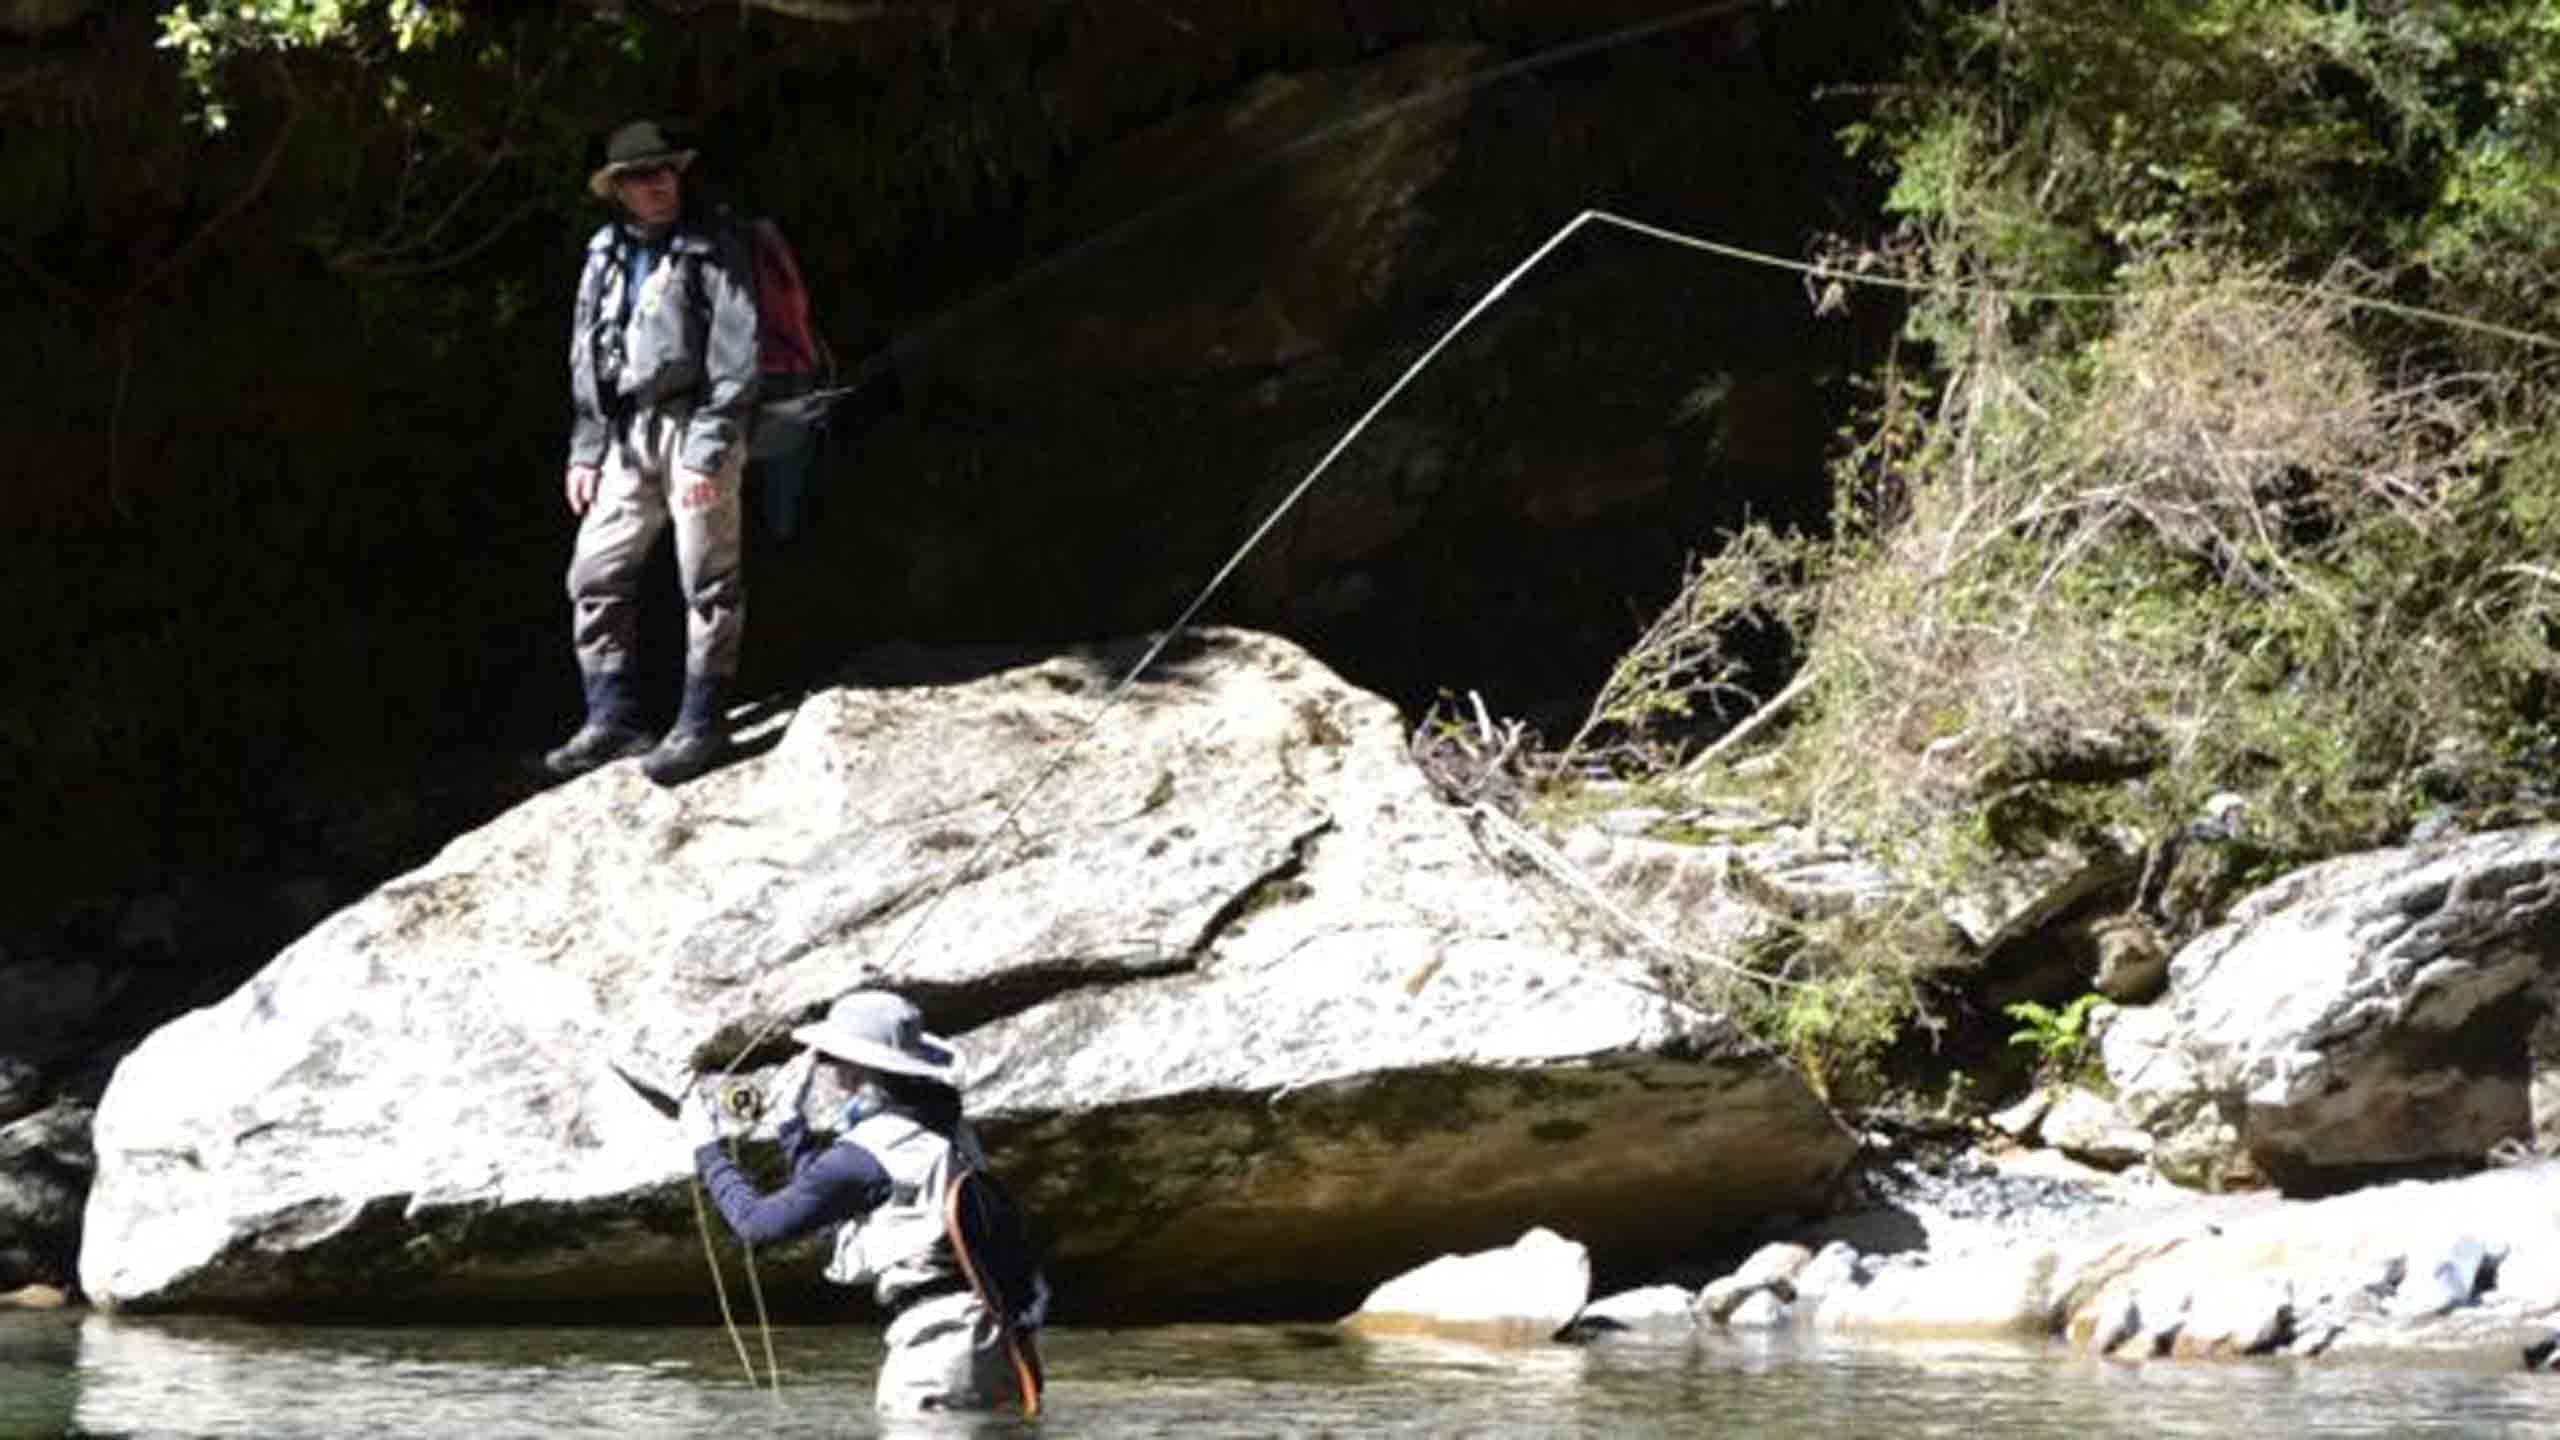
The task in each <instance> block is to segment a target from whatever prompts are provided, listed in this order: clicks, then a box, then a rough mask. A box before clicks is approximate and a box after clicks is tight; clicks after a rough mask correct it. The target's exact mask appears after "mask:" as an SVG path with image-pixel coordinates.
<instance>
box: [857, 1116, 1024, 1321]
mask: <svg viewBox="0 0 2560 1440" xmlns="http://www.w3.org/2000/svg"><path fill="white" fill-rule="evenodd" d="M837 1143H838V1144H846V1143H850V1144H854V1145H859V1146H861V1147H862V1148H863V1149H865V1150H867V1151H869V1152H871V1157H872V1158H873V1159H874V1160H877V1161H879V1162H880V1168H881V1169H882V1170H885V1171H887V1172H888V1175H889V1198H888V1199H886V1200H883V1201H881V1202H880V1203H879V1204H878V1205H877V1206H874V1207H873V1208H872V1209H871V1211H870V1212H869V1213H868V1214H865V1215H861V1216H857V1217H856V1218H854V1219H851V1220H847V1221H846V1222H844V1223H843V1224H842V1225H839V1226H837V1227H836V1245H835V1254H834V1257H833V1258H832V1259H830V1260H829V1261H828V1263H827V1270H826V1276H827V1278H828V1279H829V1280H832V1281H834V1282H835V1283H836V1284H838V1285H864V1284H868V1285H870V1286H871V1287H872V1288H871V1293H872V1296H873V1298H874V1299H877V1300H878V1301H879V1302H880V1305H881V1308H883V1309H886V1310H895V1309H897V1308H898V1305H899V1303H900V1302H901V1301H903V1300H904V1299H906V1297H907V1296H908V1295H909V1294H911V1293H913V1292H916V1291H919V1290H923V1289H926V1288H933V1289H948V1288H950V1287H951V1286H952V1285H953V1284H955V1283H957V1284H963V1285H965V1284H966V1283H967V1281H966V1278H965V1277H964V1276H963V1275H962V1273H961V1270H960V1262H959V1260H958V1258H957V1257H956V1256H954V1255H953V1254H952V1253H951V1241H950V1239H949V1237H948V1235H947V1234H946V1233H945V1230H944V1228H943V1205H944V1201H945V1199H946V1197H947V1196H948V1195H949V1193H950V1189H951V1182H952V1179H953V1178H954V1177H955V1176H957V1175H958V1174H959V1173H960V1172H961V1171H962V1170H966V1169H974V1168H981V1167H983V1166H984V1165H985V1164H986V1153H985V1152H984V1151H983V1150H981V1149H979V1148H978V1136H977V1132H975V1131H973V1130H971V1129H970V1128H969V1126H968V1123H967V1122H966V1121H963V1122H962V1123H961V1124H960V1126H959V1128H958V1129H957V1130H956V1131H954V1132H953V1136H952V1138H951V1139H945V1138H943V1137H942V1136H940V1135H937V1134H935V1133H934V1132H933V1131H931V1130H928V1129H926V1128H925V1127H923V1126H922V1125H919V1124H917V1123H916V1122H915V1121H913V1120H911V1119H909V1118H908V1117H906V1116H904V1115H900V1114H896V1113H894V1112H884V1113H882V1114H878V1115H869V1116H865V1117H863V1119H862V1120H861V1122H860V1123H858V1124H856V1125H855V1126H854V1127H853V1129H851V1130H850V1131H848V1132H846V1133H845V1135H844V1136H843V1137H842V1138H841V1139H840V1140H838V1141H837Z"/></svg>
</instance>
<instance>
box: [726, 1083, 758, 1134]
mask: <svg viewBox="0 0 2560 1440" xmlns="http://www.w3.org/2000/svg"><path fill="white" fill-rule="evenodd" d="M719 1103H720V1109H721V1111H722V1113H724V1114H726V1115H727V1116H728V1117H729V1118H730V1119H732V1120H736V1121H738V1122H739V1123H740V1124H744V1125H752V1124H754V1123H755V1122H756V1121H757V1120H758V1119H760V1118H762V1117H763V1115H764V1092H763V1091H762V1090H759V1089H757V1088H756V1086H755V1083H754V1082H753V1081H750V1080H729V1081H726V1082H723V1083H722V1085H721V1086H720V1092H719Z"/></svg>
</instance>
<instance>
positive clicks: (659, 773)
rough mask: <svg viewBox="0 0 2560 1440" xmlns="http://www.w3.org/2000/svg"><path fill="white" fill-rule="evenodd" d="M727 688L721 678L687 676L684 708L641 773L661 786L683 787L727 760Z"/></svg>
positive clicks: (678, 712)
mask: <svg viewBox="0 0 2560 1440" xmlns="http://www.w3.org/2000/svg"><path fill="white" fill-rule="evenodd" d="M727 688H728V682H727V679H726V678H725V677H722V676H717V675H687V676H686V677H684V705H683V707H682V708H681V709H679V710H678V711H677V712H676V724H675V728H674V729H672V730H669V731H668V732H667V738H665V739H664V740H661V741H659V742H658V748H657V749H655V750H652V751H650V752H649V754H648V755H647V757H646V758H644V759H642V760H641V762H640V771H641V773H642V774H644V775H647V776H648V777H649V778H650V779H652V780H655V781H657V782H658V783H659V784H661V785H681V784H683V783H684V782H686V781H687V780H690V779H692V778H693V777H694V776H696V775H699V774H701V773H702V772H703V771H705V770H708V769H710V768H711V767H712V766H714V765H717V764H719V763H720V762H721V761H722V760H723V759H725V758H726V757H727V756H728V753H729V732H728V722H727V720H726V718H725V717H724V716H722V714H721V713H720V710H721V706H720V701H721V697H722V693H723V692H724V691H725V690H727Z"/></svg>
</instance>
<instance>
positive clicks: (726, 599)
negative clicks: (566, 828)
mask: <svg viewBox="0 0 2560 1440" xmlns="http://www.w3.org/2000/svg"><path fill="white" fill-rule="evenodd" d="M693 157H694V152H693V151H691V150H679V149H676V148H675V147H674V146H672V145H669V144H668V143H667V139H666V137H665V136H664V135H662V134H661V133H659V130H658V127H657V126H656V125H655V124H654V123H652V122H650V121H647V120H634V121H632V122H631V123H630V124H628V125H625V126H623V127H622V128H621V129H619V130H616V131H614V132H613V135H612V137H611V139H609V140H608V141H607V142H606V145H605V163H604V166H603V168H601V169H599V170H597V171H596V172H595V174H594V175H592V176H590V177H589V178H588V181H587V188H588V189H590V190H592V191H594V192H595V194H596V197H597V198H598V199H601V200H604V201H605V202H607V203H608V204H610V205H612V206H613V207H614V210H615V212H616V214H615V217H614V218H613V219H612V220H610V221H608V222H607V223H606V224H605V225H604V226H603V227H602V228H600V229H598V230H597V231H596V233H595V238H593V239H591V240H589V241H588V242H587V258H586V268H585V269H584V270H583V271H582V272H581V273H580V275H579V278H578V303H577V311H576V320H575V322H574V323H573V325H572V327H571V329H570V334H569V398H570V404H571V407H572V410H573V412H574V415H575V419H574V421H573V423H572V425H571V427H570V431H569V468H568V475H567V479H566V481H565V489H566V493H567V497H568V501H569V509H570V511H571V513H573V514H576V515H579V516H582V517H584V518H583V519H582V520H581V522H580V524H579V526H578V539H577V547H576V550H575V553H574V554H573V555H572V556H571V559H570V562H569V604H570V609H571V612H572V622H571V639H572V641H573V643H574V644H575V645H576V647H577V654H578V672H579V676H580V679H581V681H582V683H583V685H584V687H585V690H586V722H585V723H584V724H582V725H581V726H579V727H578V732H577V733H576V734H575V735H572V736H571V737H569V740H568V741H567V743H565V744H563V745H560V746H558V747H557V748H555V749H553V750H551V751H550V752H549V753H548V754H546V755H544V756H543V766H544V768H545V769H547V770H549V771H550V772H551V773H552V774H553V775H557V776H560V777H563V778H566V777H568V776H572V775H579V774H583V773H585V772H587V771H589V770H593V769H595V768H596V767H597V766H599V765H603V764H605V763H607V762H609V761H613V760H619V759H622V758H625V757H627V756H632V755H643V754H644V752H645V758H643V759H642V761H641V762H640V763H641V768H642V769H643V770H644V771H646V772H647V774H648V776H649V778H650V779H651V780H654V781H656V782H657V783H659V784H661V785H678V784H682V783H683V782H685V781H687V780H690V779H692V778H693V777H694V776H696V775H699V774H701V773H702V772H703V771H705V770H708V769H710V768H711V767H712V766H713V765H715V764H717V763H718V762H719V760H720V758H721V756H722V755H723V753H724V752H725V751H726V749H727V746H728V734H727V730H726V722H725V718H724V715H723V706H724V702H725V700H726V698H727V692H728V688H729V685H730V683H731V681H732V680H733V679H734V677H735V676H736V675H737V672H738V644H739V637H740V634H741V632H742V630H743V629H744V626H745V620H746V581H745V578H744V576H743V575H742V573H741V563H742V562H741V554H740V540H739V534H740V532H739V503H738V489H739V477H740V474H741V472H742V471H743V470H744V469H745V466H746V459H747V436H748V429H749V426H750V425H751V423H752V421H753V418H754V409H755V402H756V342H757V334H756V303H755V294H754V291H753V289H752V288H751V287H752V285H753V283H754V269H753V260H752V257H751V256H750V255H749V253H748V251H747V247H746V241H745V238H744V236H743V235H742V234H741V233H740V232H739V230H738V227H736V226H734V225H730V224H727V223H722V222H720V221H717V220H712V219H699V218H697V217H695V216H692V215H688V214H687V213H686V211H685V205H684V181H683V173H684V170H685V168H686V167H687V166H689V165H691V164H692V163H693ZM670 521H672V522H673V523H674V526H675V546H676V566H677V571H678V574H679V576H680V578H681V581H682V584H683V587H684V602H685V667H684V672H685V673H684V699H683V702H682V704H681V706H680V708H679V709H678V710H677V713H676V722H675V726H674V728H672V729H670V730H669V731H668V732H667V734H666V737H665V738H664V739H662V740H659V741H658V742H657V743H656V745H655V746H654V747H652V746H651V744H650V739H649V736H648V734H647V732H646V731H644V730H643V729H642V728H641V725H640V713H639V712H640V706H639V700H638V697H637V696H636V695H635V694H633V682H634V680H635V678H636V672H635V671H634V669H633V667H632V659H633V652H634V650H635V648H636V646H637V642H638V638H639V609H640V606H639V585H640V575H641V571H642V568H643V566H644V565H645V564H646V562H647V560H648V558H649V550H650V547H651V545H652V544H653V543H655V541H656V540H657V538H658V532H659V531H660V530H661V529H663V528H665V527H666V526H667V525H668V523H669V522H670Z"/></svg>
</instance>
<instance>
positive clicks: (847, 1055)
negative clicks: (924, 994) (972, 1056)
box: [791, 990, 967, 1086]
mask: <svg viewBox="0 0 2560 1440" xmlns="http://www.w3.org/2000/svg"><path fill="white" fill-rule="evenodd" d="M791 1038H792V1039H794V1040H797V1041H799V1042H800V1043H801V1044H803V1045H806V1046H809V1047H810V1048H812V1049H814V1050H819V1051H823V1052H825V1053H826V1054H829V1055H833V1056H834V1057H836V1058H837V1059H839V1060H843V1061H846V1062H848V1063H851V1064H855V1065H859V1066H861V1067H862V1068H864V1069H865V1070H880V1071H885V1072H887V1073H889V1074H891V1075H914V1076H918V1077H920V1078H922V1079H926V1080H939V1081H941V1082H942V1083H943V1084H945V1085H951V1086H957V1085H958V1084H959V1083H960V1072H961V1069H962V1068H963V1066H964V1065H965V1064H966V1063H967V1062H966V1061H964V1060H963V1059H962V1058H961V1055H960V1052H959V1051H958V1050H955V1049H953V1048H952V1046H951V1042H949V1041H947V1040H945V1039H943V1038H942V1037H941V1036H939V1035H929V1034H927V1033H925V1028H924V1016H923V1015H922V1014H921V1013H919V1012H918V1011H917V1009H916V1007H915V1006H914V1005H912V1004H909V1003H908V1002H907V1001H906V999H905V998H903V997H901V996H897V995H892V994H890V993H889V992H888V991H886V990H855V991H852V992H850V993H848V994H846V995H844V996H842V997H840V998H839V999H838V1000H837V1001H836V1003H834V1004H833V1005H830V1006H828V1007H827V1018H825V1019H824V1020H820V1021H818V1022H817V1023H815V1024H811V1025H803V1026H801V1027H800V1028H799V1029H797V1030H794V1031H792V1032H791Z"/></svg>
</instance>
